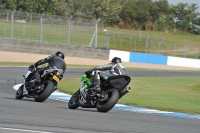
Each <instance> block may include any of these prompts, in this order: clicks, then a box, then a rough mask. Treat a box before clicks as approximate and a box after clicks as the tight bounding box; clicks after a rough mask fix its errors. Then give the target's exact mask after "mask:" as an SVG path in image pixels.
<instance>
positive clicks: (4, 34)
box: [0, 20, 200, 58]
mask: <svg viewBox="0 0 200 133" xmlns="http://www.w3.org/2000/svg"><path fill="white" fill-rule="evenodd" d="M103 30H104V28H101V26H99V28H98V47H100V48H105V47H107V46H108V47H109V48H110V49H117V50H125V51H136V52H146V38H147V36H148V35H150V39H149V43H148V49H147V52H148V53H155V54H162V55H171V56H178V57H183V56H184V44H185V42H186V41H187V40H189V43H188V45H187V57H188V58H197V57H198V56H200V44H199V41H200V36H199V35H194V34H183V33H182V34H180V33H166V32H156V31H154V32H152V31H141V40H140V31H137V30H125V29H118V28H107V30H108V35H109V44H107V38H106V34H107V33H106V32H104V31H103ZM93 32H94V27H91V26H90V27H83V26H76V25H73V27H72V29H71V35H70V44H71V45H79V46H82V45H84V46H89V44H90V41H91V38H92V35H93ZM39 35H40V26H39V23H32V24H30V23H27V24H21V23H16V22H15V23H14V30H13V38H16V39H24V40H32V41H36V42H38V41H39V39H40V36H39ZM163 36H165V40H164V42H163V43H162V44H161V45H160V47H159V49H158V44H159V42H160V40H161V38H162V37H163ZM0 38H10V22H5V21H3V20H2V21H0ZM42 41H43V42H44V43H47V44H49V43H57V44H58V45H66V44H67V43H68V25H55V24H52V25H51V24H43V38H42ZM93 46H94V43H93Z"/></svg>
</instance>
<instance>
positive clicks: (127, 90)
mask: <svg viewBox="0 0 200 133" xmlns="http://www.w3.org/2000/svg"><path fill="white" fill-rule="evenodd" d="M130 89H131V87H125V88H124V89H123V90H122V91H121V92H120V94H119V98H121V97H123V96H124V95H125V94H126V93H128V92H129V91H130Z"/></svg>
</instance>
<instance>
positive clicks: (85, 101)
mask: <svg viewBox="0 0 200 133" xmlns="http://www.w3.org/2000/svg"><path fill="white" fill-rule="evenodd" d="M96 73H98V70H97V71H96ZM101 80H102V79H101ZM130 81H131V78H130V77H129V76H127V75H114V76H110V77H108V78H107V80H105V81H101V85H100V87H101V90H102V91H103V92H104V93H105V95H104V96H105V97H104V98H102V97H100V96H99V93H98V92H96V91H94V90H92V89H90V88H88V89H84V88H85V86H86V83H84V82H83V81H82V82H81V84H80V88H79V89H78V90H77V91H76V92H75V93H74V94H73V95H72V97H71V98H70V100H69V102H68V107H69V108H70V109H76V108H78V107H79V106H80V107H82V108H96V109H97V110H98V111H99V112H108V111H109V110H111V109H112V108H113V107H114V106H115V104H116V103H117V102H118V100H119V99H120V98H121V97H123V96H124V95H125V94H126V93H128V92H129V91H130V89H131V88H130V87H127V85H128V84H129V83H130Z"/></svg>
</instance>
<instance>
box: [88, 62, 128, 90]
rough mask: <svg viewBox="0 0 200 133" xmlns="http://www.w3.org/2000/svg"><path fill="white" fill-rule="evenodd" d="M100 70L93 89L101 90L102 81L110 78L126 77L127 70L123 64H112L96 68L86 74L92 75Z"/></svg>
mask: <svg viewBox="0 0 200 133" xmlns="http://www.w3.org/2000/svg"><path fill="white" fill-rule="evenodd" d="M95 70H99V72H97V73H95V75H94V80H93V87H94V88H98V90H100V84H101V80H100V79H103V80H107V78H108V77H110V76H113V75H126V68H125V66H124V65H123V64H122V63H116V64H114V63H110V64H106V65H103V66H99V67H96V68H94V69H91V70H89V71H86V72H85V74H86V75H88V74H92V71H95Z"/></svg>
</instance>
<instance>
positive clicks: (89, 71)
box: [85, 68, 96, 76]
mask: <svg viewBox="0 0 200 133" xmlns="http://www.w3.org/2000/svg"><path fill="white" fill-rule="evenodd" d="M95 70H96V69H95V68H94V69H90V70H88V71H86V72H85V74H86V75H87V76H90V75H91V74H92V72H93V71H95Z"/></svg>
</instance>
